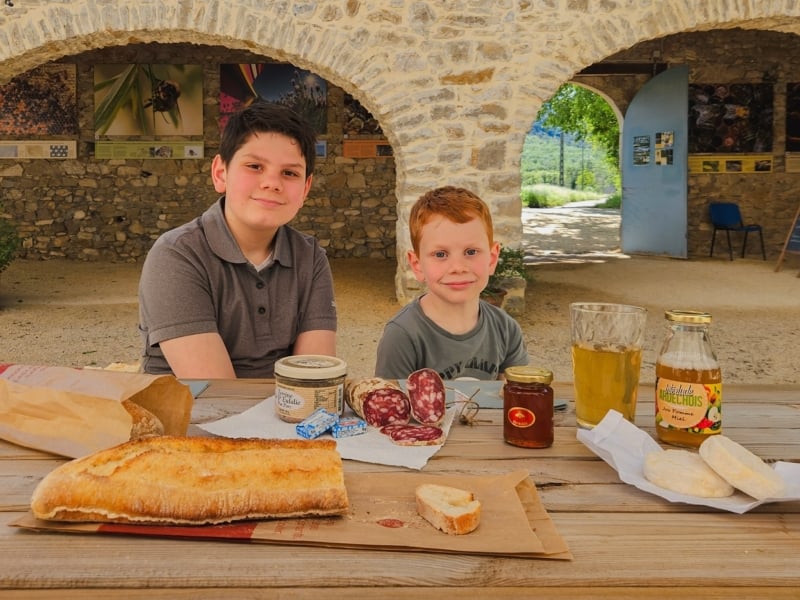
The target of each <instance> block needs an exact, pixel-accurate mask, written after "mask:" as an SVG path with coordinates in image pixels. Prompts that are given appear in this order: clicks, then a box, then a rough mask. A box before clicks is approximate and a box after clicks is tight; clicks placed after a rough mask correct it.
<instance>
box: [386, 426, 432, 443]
mask: <svg viewBox="0 0 800 600" xmlns="http://www.w3.org/2000/svg"><path fill="white" fill-rule="evenodd" d="M384 429H385V430H386V431H384ZM381 432H382V433H386V434H387V435H388V436H389V437H390V438H391V440H392V441H393V442H394V443H395V444H397V445H399V446H436V445H438V444H442V443H444V438H445V435H444V430H442V429H441V428H440V427H435V426H433V425H391V426H389V427H384V428H383V429H381Z"/></svg>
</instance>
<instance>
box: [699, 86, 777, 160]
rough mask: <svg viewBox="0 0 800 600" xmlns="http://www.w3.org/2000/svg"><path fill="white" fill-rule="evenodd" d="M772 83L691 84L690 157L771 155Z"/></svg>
mask: <svg viewBox="0 0 800 600" xmlns="http://www.w3.org/2000/svg"><path fill="white" fill-rule="evenodd" d="M773 96H774V93H773V86H772V84H771V83H758V84H752V83H695V84H691V83H690V84H689V140H688V141H689V154H704V153H708V154H720V153H760V152H771V151H772V133H773V129H772V121H773Z"/></svg>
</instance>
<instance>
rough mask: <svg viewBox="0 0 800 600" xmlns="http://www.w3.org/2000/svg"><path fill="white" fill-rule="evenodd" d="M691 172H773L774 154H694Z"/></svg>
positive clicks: (691, 158) (690, 160) (690, 157)
mask: <svg viewBox="0 0 800 600" xmlns="http://www.w3.org/2000/svg"><path fill="white" fill-rule="evenodd" d="M689 172H690V173H721V174H725V173H728V174H734V173H771V172H772V154H737V155H730V154H692V155H690V156H689Z"/></svg>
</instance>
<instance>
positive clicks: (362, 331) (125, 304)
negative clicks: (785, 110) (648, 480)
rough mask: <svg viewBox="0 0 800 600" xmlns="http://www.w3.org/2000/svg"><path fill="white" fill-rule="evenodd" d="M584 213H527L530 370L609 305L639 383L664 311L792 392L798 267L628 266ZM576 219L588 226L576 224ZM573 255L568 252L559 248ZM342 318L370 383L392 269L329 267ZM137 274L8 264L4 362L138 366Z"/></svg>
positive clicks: (562, 361)
mask: <svg viewBox="0 0 800 600" xmlns="http://www.w3.org/2000/svg"><path fill="white" fill-rule="evenodd" d="M607 215H608V213H602V214H601V216H603V217H604V218H603V219H601V218H600V217H597V218H593V217H592V210H590V209H582V210H581V211H577V212H576V211H570V212H568V213H566V214H561V215H559V214H557V213H547V215H546V216H544V217H542V216H536V215H532V214H528V215H527V216H526V219H525V232H526V233H525V246H526V251H527V253H528V254H529V260H530V261H531V265H530V267H529V269H530V271H531V274H532V277H533V279H532V281H531V283H530V284H529V286H528V290H527V294H526V310H525V314H524V315H522V316H520V317H519V319H518V320H519V321H520V324H521V325H522V328H523V331H524V333H525V337H526V341H527V344H528V351H529V353H530V355H531V363H532V364H535V365H540V366H544V367H548V368H550V369H552V370H553V372H554V374H555V378H556V379H557V380H562V381H563V380H570V379H571V364H570V354H569V324H568V306H569V303H570V302H574V301H611V302H624V303H630V304H638V305H641V306H644V307H645V308H647V309H648V311H649V313H648V326H647V337H646V346H645V352H644V359H643V367H642V380H643V381H652V380H653V378H654V375H653V366H654V362H655V358H656V355H657V353H658V349H659V347H660V345H661V341H662V339H663V337H664V334H665V332H666V323H665V321H664V318H663V315H664V310H665V309H668V308H681V309H696V310H706V311H709V312H711V313H712V315H713V323H712V325H711V336H712V342H713V345H714V347H715V349H716V351H717V354H718V357H719V359H720V363H721V365H722V369H723V377H724V380H725V381H730V382H750V383H798V382H800V374H799V372H798V368H797V361H798V356H800V354H798V351H797V345H798V341H797V340H798V339H800V338H798V332H800V278H798V277H797V274H798V270H799V269H800V258H798V257H796V256H789V257H787V259H786V260H785V261H784V263H783V265H782V269H781V270H780V271H779V272H775V263H774V262H772V261H766V262H765V261H762V260H760V259H757V258H746V259H738V258H737V259H736V260H734V261H733V262H731V261H729V260H728V259H727V255H726V253H725V252H721V253H720V254H719V256H715V257H714V258H713V259H708V258H703V259H693V260H688V261H687V260H675V259H666V258H652V257H627V256H625V255H623V254H621V253H620V252H619V251H618V249H617V248H616V245H617V244H618V237H616V236H617V235H618V233H617V232H618V220H615V219H614V218H608V217H607ZM581 221H585V223H583V224H581V223H580V222H581ZM565 247H567V248H569V252H565V251H563V250H561V249H560V248H565ZM331 265H332V268H333V273H334V283H335V286H336V296H337V305H338V309H339V335H338V348H339V355H340V356H341V357H342V358H343V359H345V360H346V361H347V362H348V365H349V375H351V376H366V375H370V374H372V368H373V366H374V355H375V348H376V346H377V343H378V339H379V337H380V335H381V331H382V327H383V324H384V323H385V322H386V320H387V319H389V318H390V317H391V316H392V315H393V314H394V313H395V312H396V311H397V310H398V309H399V308H400V306H399V304H398V303H397V300H396V298H395V290H394V275H395V263H394V261H385V260H384V261H376V260H364V259H334V260H332V261H331ZM140 269H141V266H140V265H133V264H109V263H81V262H72V261H63V260H51V261H27V260H16V261H14V262H13V263H12V264H11V266H10V267H9V268H8V269H7V270H6V271H5V272H4V273H2V275H0V332H2V333H0V362H14V363H23V364H47V365H65V366H75V367H81V366H100V367H105V366H107V365H109V364H111V363H136V362H137V361H138V358H139V355H140V347H139V346H140V340H139V335H138V332H137V327H136V324H137V299H136V288H137V284H138V278H139V272H140Z"/></svg>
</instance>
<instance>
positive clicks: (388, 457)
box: [198, 396, 458, 470]
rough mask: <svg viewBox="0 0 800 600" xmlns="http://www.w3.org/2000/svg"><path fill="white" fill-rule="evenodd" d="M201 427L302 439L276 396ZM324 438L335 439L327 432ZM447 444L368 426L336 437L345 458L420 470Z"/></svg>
mask: <svg viewBox="0 0 800 600" xmlns="http://www.w3.org/2000/svg"><path fill="white" fill-rule="evenodd" d="M457 410H458V407H457V406H454V407H450V408H448V409H447V412H446V414H445V417H444V423H443V424H442V425H441V427H442V429H443V430H444V432H445V440H446V439H447V437H446V436H447V434H448V433H449V432H450V426H451V425H452V424H453V417H454V416H455V414H456V411H457ZM198 427H200V428H201V429H203V430H205V431H208V432H209V433H213V434H215V435H221V436H224V437H229V438H265V439H266V438H270V439H302V438H300V436H299V435H297V431H296V430H295V423H287V422H285V421H282V420H281V419H280V418H279V417H278V415H276V414H275V397H274V396H270V397H269V398H267V399H266V400H264V401H262V402H259V403H258V404H256V405H255V406H254V407H252V408H250V409H248V410H246V411H244V412H243V413H239V414H238V415H233V416H230V417H225V418H224V419H220V420H219V421H213V422H211V423H204V424H202V425H198ZM321 437H324V438H329V439H334V438H333V437H332V436H331V435H330V434H327V433H326V434H323V435H322V436H321ZM443 445H444V443H442V444H439V445H437V446H399V445H397V444H395V443H394V442H392V440H391V439H390V438H389V436H388V435H384V434H382V433H381V432H380V431H379V430H378V429H376V428H375V427H368V428H367V433H364V434H362V435H355V436H353V437H348V438H339V439H337V440H336V447H337V449H338V450H339V454H341V456H342V458H345V459H349V460H358V461H361V462H368V463H374V464H379V465H392V466H397V467H408V468H409V469H417V470H419V469H422V467H424V466H425V465H426V464H427V463H428V460H429V459H430V458H431V457H432V456H433V455H434V454H436V453H437V452H438V451H439V450H440V449H441V448H442V446H443Z"/></svg>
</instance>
